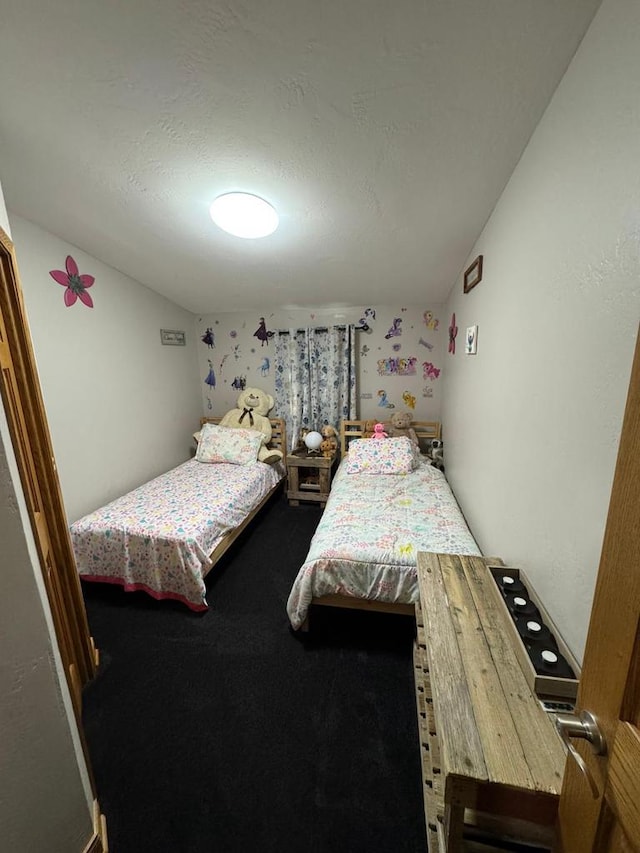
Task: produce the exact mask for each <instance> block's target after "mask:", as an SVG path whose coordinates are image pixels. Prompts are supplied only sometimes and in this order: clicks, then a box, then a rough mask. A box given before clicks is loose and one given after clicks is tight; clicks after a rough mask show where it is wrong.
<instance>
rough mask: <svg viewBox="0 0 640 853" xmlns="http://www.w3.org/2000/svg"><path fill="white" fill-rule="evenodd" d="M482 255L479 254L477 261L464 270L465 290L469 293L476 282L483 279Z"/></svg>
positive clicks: (478, 282)
mask: <svg viewBox="0 0 640 853" xmlns="http://www.w3.org/2000/svg"><path fill="white" fill-rule="evenodd" d="M482 258H483V256H482V255H478V257H477V258H476V259H475V261H474V262H473V263H472V264H471V265H470V266H468V267H467V268H466V270H465V271H464V292H465V293H469V291H470V290H472V289H473V288H474V287H475V286H476V284H480V282H481V281H482Z"/></svg>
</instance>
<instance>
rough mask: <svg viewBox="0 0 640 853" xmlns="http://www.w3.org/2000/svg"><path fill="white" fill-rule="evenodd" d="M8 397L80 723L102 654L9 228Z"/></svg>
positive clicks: (0, 314) (2, 257) (4, 320)
mask: <svg viewBox="0 0 640 853" xmlns="http://www.w3.org/2000/svg"><path fill="white" fill-rule="evenodd" d="M0 393H1V394H2V400H3V403H4V408H5V411H6V415H7V421H8V424H9V429H10V431H11V439H12V444H13V448H14V452H15V456H16V462H17V464H18V470H19V471H20V478H21V481H22V488H23V491H24V495H25V500H26V503H27V510H28V512H29V517H30V520H31V527H32V530H33V535H34V539H35V542H36V547H37V549H38V556H39V559H40V566H41V569H42V576H43V579H44V584H45V587H46V590H47V596H48V599H49V604H50V608H51V615H52V619H53V624H54V627H55V631H56V638H57V640H58V646H59V649H60V656H61V658H62V662H63V665H64V669H65V674H66V676H67V682H68V684H69V689H70V692H71V697H72V699H73V703H74V708H75V711H76V715H77V716H78V719H79V717H80V710H81V708H80V705H81V690H82V687H83V686H84V685H85V684H86V682H87V681H89V680H90V679H91V678H93V676H94V675H95V671H96V664H97V653H96V650H95V648H94V645H93V640H92V638H91V636H90V635H89V626H88V624H87V618H86V612H85V609H84V601H83V598H82V591H81V588H80V580H79V578H78V572H77V569H76V564H75V558H74V554H73V549H72V546H71V541H70V538H69V532H68V524H67V519H66V514H65V510H64V504H63V501H62V495H61V492H60V484H59V482H58V474H57V471H56V464H55V459H54V456H53V449H52V445H51V438H50V435H49V429H48V426H47V419H46V414H45V410H44V404H43V401H42V395H41V391H40V384H39V381H38V374H37V370H36V366H35V359H34V356H33V350H32V347H31V336H30V334H29V327H28V324H27V319H26V314H25V311H24V305H23V301H22V290H21V288H20V283H19V280H18V272H17V266H16V262H15V256H14V251H13V244H12V243H11V241H10V240H9V238H8V237H7V235H6V234H5V233H4V231H3V230H2V229H1V228H0Z"/></svg>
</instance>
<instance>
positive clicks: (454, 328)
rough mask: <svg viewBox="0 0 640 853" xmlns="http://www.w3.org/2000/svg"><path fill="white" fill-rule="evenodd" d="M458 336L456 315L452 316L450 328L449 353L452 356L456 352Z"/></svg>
mask: <svg viewBox="0 0 640 853" xmlns="http://www.w3.org/2000/svg"><path fill="white" fill-rule="evenodd" d="M457 334H458V327H457V326H456V315H455V314H452V315H451V325H450V326H449V352H450V353H451V354H452V355H455V352H456V335H457Z"/></svg>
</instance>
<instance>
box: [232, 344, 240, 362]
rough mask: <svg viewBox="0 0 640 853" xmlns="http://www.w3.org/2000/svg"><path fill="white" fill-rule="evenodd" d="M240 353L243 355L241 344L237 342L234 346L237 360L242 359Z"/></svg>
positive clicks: (234, 355)
mask: <svg viewBox="0 0 640 853" xmlns="http://www.w3.org/2000/svg"><path fill="white" fill-rule="evenodd" d="M240 355H241V350H240V344H236V345H235V346H234V348H233V357H234V358H235V360H236V361H240Z"/></svg>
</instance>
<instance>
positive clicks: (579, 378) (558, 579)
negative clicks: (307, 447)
mask: <svg viewBox="0 0 640 853" xmlns="http://www.w3.org/2000/svg"><path fill="white" fill-rule="evenodd" d="M639 44H640V4H638V3H637V2H636V0H605V2H604V3H603V5H602V7H601V9H600V11H599V12H598V13H597V15H596V17H595V19H594V21H593V23H592V25H591V28H590V30H589V31H588V33H587V35H586V37H585V39H584V41H583V43H582V45H581V47H580V49H579V50H578V52H577V54H576V56H575V58H574V60H573V62H572V64H571V66H570V67H569V69H568V71H567V73H566V76H565V78H564V79H563V81H562V83H561V85H560V86H559V88H558V90H557V92H556V94H555V96H554V98H553V100H552V102H551V104H550V105H549V108H548V109H547V111H546V113H545V115H544V117H543V119H542V120H541V122H540V124H539V126H538V128H537V129H536V131H535V133H534V135H533V137H532V139H531V141H530V144H529V146H528V148H527V150H526V152H525V154H524V156H523V157H522V159H521V161H520V163H519V165H518V167H517V169H516V170H515V172H514V174H513V177H512V178H511V180H510V182H509V184H508V186H507V187H506V189H505V191H504V193H503V196H502V198H501V199H500V201H499V203H498V205H497V206H496V209H495V211H494V213H493V215H492V216H491V218H490V219H489V221H488V223H487V225H486V227H485V229H484V231H483V233H482V235H481V237H480V239H479V240H478V242H477V244H476V246H475V249H474V251H473V252H472V253H471V255H470V260H471V259H473V258H474V257H475V256H476V255H477V254H479V253H482V254H483V255H484V268H485V272H484V278H483V280H482V282H481V283H480V284H479V285H477V286H476V287H475V288H474V289H473V290H472V291H471V292H470V293H468V294H466V295H464V294H463V293H462V284H461V282H458V283H457V284H456V286H455V288H454V290H453V292H452V294H451V297H450V299H449V302H448V305H447V307H448V309H449V310H455V312H456V314H457V320H458V325H459V327H460V330H461V331H460V335H459V340H461V341H462V339H463V337H464V329H465V327H466V326H470V325H472V324H476V323H477V324H478V326H479V333H478V354H477V355H475V356H472V355H465V354H464V348H463V346H460V347H459V348H458V352H457V354H456V355H455V357H449V358H448V359H447V364H446V366H447V371H446V383H445V387H444V404H443V421H444V430H445V447H446V452H445V459H446V464H447V475H448V477H449V479H450V481H451V483H452V485H453V488H454V490H455V493H456V496H457V497H458V500H459V501H460V503H461V505H462V508H463V511H464V513H465V515H466V517H467V519H468V521H469V523H470V525H471V527H472V529H473V533H474V535H475V537H476V539H477V540H478V542H479V544H480V547H481V548H482V549H483V551H484V552H485V553H489V554H492V555H498V556H501V557H502V558H503V559H505V560H506V561H507V562H509V563H511V564H513V565H516V566H520V567H521V568H524V569H525V570H526V571H527V573H528V574H529V575H530V576H531V577H532V578H533V580H534V585H535V588H536V590H537V592H538V593H539V594H540V595H541V597H542V600H543V601H544V602H545V604H547V605H548V607H549V609H550V611H551V614H552V616H553V617H554V619H555V620H556V621H557V624H558V626H559V628H560V630H561V632H562V633H563V635H564V637H565V639H566V640H567V641H568V643H569V645H570V647H571V648H572V649H573V651H574V652H575V653H577V654H578V655H581V654H582V651H583V646H584V641H585V637H586V630H587V623H588V617H589V612H590V607H591V601H592V596H593V589H594V583H595V577H596V573H597V568H598V562H599V556H600V549H601V544H602V535H603V531H604V525H605V520H606V513H607V508H608V501H609V494H610V489H611V483H612V478H613V469H614V464H615V456H616V451H617V444H618V438H619V432H620V426H621V420H622V415H623V410H624V403H625V399H626V391H627V385H628V381H629V374H630V368H631V358H632V353H633V347H634V343H635V338H636V332H637V329H638V320H639V317H640V262H639V248H640V169H638V152H639V151H640V90H639V89H638V80H639V79H640V51H639V50H638V45H639ZM632 568H633V570H635V568H636V567H630V570H631V569H632Z"/></svg>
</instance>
